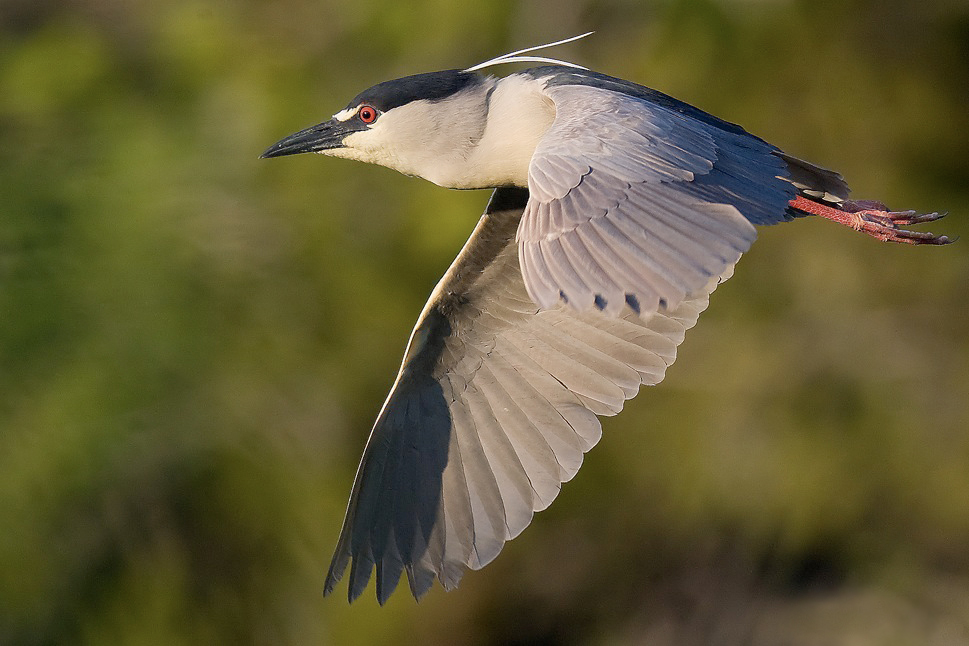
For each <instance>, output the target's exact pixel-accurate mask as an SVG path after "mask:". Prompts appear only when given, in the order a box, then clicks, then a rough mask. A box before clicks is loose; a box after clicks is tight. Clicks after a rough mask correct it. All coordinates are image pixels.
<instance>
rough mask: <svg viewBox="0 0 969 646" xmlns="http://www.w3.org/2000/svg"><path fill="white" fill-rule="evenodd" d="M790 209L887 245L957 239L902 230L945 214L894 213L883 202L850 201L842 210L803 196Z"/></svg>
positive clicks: (794, 200) (797, 198)
mask: <svg viewBox="0 0 969 646" xmlns="http://www.w3.org/2000/svg"><path fill="white" fill-rule="evenodd" d="M790 205H791V207H792V208H795V209H797V210H798V211H803V212H804V213H811V214H813V215H820V216H821V217H823V218H827V219H828V220H832V221H834V222H838V223H840V224H843V225H845V226H849V227H851V228H852V229H854V230H856V231H861V232H862V233H867V234H868V235H870V236H871V237H873V238H875V239H876V240H882V241H884V242H900V243H903V244H934V245H943V244H949V243H952V242H955V239H953V238H949V237H948V236H944V235H935V234H934V233H929V232H928V231H909V230H908V229H902V228H900V227H901V226H907V225H911V224H922V223H924V222H933V221H935V220H938V219H941V218H943V217H945V215H946V214H945V213H918V212H916V211H890V210H888V207H887V206H885V205H884V204H882V203H881V202H875V201H871V200H847V201H845V202H843V203H842V204H841V205H840V208H836V207H833V206H827V205H826V204H820V203H819V202H815V201H813V200H809V199H807V198H805V197H801V196H798V197H796V198H794V199H793V200H791V202H790Z"/></svg>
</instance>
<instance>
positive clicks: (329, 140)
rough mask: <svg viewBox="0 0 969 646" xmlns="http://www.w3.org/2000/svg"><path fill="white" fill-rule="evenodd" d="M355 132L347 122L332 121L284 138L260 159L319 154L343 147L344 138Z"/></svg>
mask: <svg viewBox="0 0 969 646" xmlns="http://www.w3.org/2000/svg"><path fill="white" fill-rule="evenodd" d="M351 132H353V129H352V128H348V127H347V124H346V123H345V122H341V121H337V120H336V119H330V120H329V121H324V122H323V123H320V124H317V125H315V126H311V127H309V128H306V129H304V130H300V131H299V132H297V133H294V134H291V135H289V136H288V137H284V138H282V139H280V140H279V141H277V142H276V143H274V144H273V145H272V146H270V147H269V148H267V149H266V152H264V153H263V154H261V155H259V158H260V159H266V158H268V157H283V156H284V155H296V154H299V153H317V152H320V151H323V150H332V149H333V148H340V147H342V146H343V138H344V137H346V136H347V135H348V134H350V133H351Z"/></svg>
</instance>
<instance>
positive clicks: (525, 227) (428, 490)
mask: <svg viewBox="0 0 969 646" xmlns="http://www.w3.org/2000/svg"><path fill="white" fill-rule="evenodd" d="M570 40H571V39H570ZM560 42H566V41H560ZM553 44H558V43H553ZM535 49H538V48H530V49H528V50H521V51H519V52H513V53H512V54H507V55H505V56H501V57H499V58H497V59H494V60H491V61H488V62H486V63H482V64H481V65H478V66H475V67H473V68H470V69H467V70H449V71H444V72H432V73H428V74H418V75H416V76H408V77H406V78H401V79H397V80H394V81H387V82H385V83H380V84H378V85H375V86H373V87H372V88H370V89H368V90H365V91H364V92H362V93H360V94H359V95H358V96H357V97H356V98H354V99H353V100H352V101H350V103H349V104H348V105H347V107H346V108H344V109H343V110H341V111H340V112H338V113H336V114H335V115H334V116H333V118H332V119H330V120H329V121H326V122H324V123H321V124H319V125H316V126H313V127H310V128H307V129H305V130H302V131H300V132H297V133H296V134H294V135H291V136H289V137H286V138H285V139H283V140H282V141H280V142H278V143H276V144H274V145H273V146H271V147H270V148H269V149H268V150H267V151H266V152H265V153H264V154H263V157H279V156H282V155H292V154H295V153H304V152H318V153H323V154H326V155H331V156H334V157H346V158H348V159H356V160H359V161H364V162H369V163H374V164H380V165H383V166H387V167H389V168H393V169H396V170H398V171H400V172H402V173H406V174H408V175H417V176H420V177H423V178H425V179H427V180H430V181H432V182H434V183H435V184H438V185H440V186H444V187H448V188H463V189H470V188H493V189H495V190H494V192H493V193H492V196H491V201H490V202H489V204H488V206H487V208H486V210H485V213H484V215H483V216H482V217H481V220H480V221H479V223H478V225H477V227H476V228H475V229H474V232H473V233H472V235H471V238H470V239H469V240H468V242H467V244H465V246H464V248H463V249H462V250H461V252H460V253H459V254H458V257H457V258H456V259H455V261H454V263H453V264H452V265H451V267H450V268H449V269H448V270H447V273H445V275H444V277H443V278H442V279H441V281H440V282H439V283H438V285H437V287H435V288H434V291H433V293H432V294H431V297H430V299H429V300H428V302H427V305H425V307H424V310H423V312H422V313H421V315H420V318H419V319H418V322H417V325H416V327H415V328H414V332H413V333H412V335H411V338H410V342H409V343H408V346H407V350H406V353H405V356H404V361H403V365H402V366H401V369H400V373H399V374H398V376H397V380H396V382H395V383H394V386H393V388H392V390H391V392H390V395H389V396H388V397H387V401H386V402H385V403H384V405H383V408H382V409H381V411H380V414H379V416H378V418H377V422H376V424H375V425H374V428H373V431H372V433H371V435H370V439H369V440H368V442H367V446H366V449H365V451H364V454H363V458H362V459H361V461H360V466H359V468H358V470H357V475H356V480H355V482H354V485H353V490H352V492H351V494H350V503H349V506H348V508H347V514H346V520H345V521H344V525H343V531H342V533H341V534H340V539H339V544H338V545H337V548H336V553H335V555H334V557H333V562H332V565H331V567H330V571H329V574H328V576H327V580H326V588H325V589H326V592H327V593H329V592H331V591H332V590H333V587H334V586H335V585H336V583H337V581H338V580H339V579H340V578H341V577H342V576H343V573H344V572H345V570H346V567H347V565H348V563H349V562H350V560H351V559H352V561H353V565H352V567H351V570H350V584H349V597H350V599H351V600H353V599H355V598H356V597H357V596H359V595H360V593H361V592H362V591H363V590H364V588H365V587H366V585H367V582H368V581H369V580H370V576H371V573H372V571H373V569H374V568H376V571H377V598H378V600H379V601H380V602H381V603H383V602H384V601H385V600H386V599H387V597H388V596H389V595H390V594H391V592H393V590H394V588H395V587H396V586H397V583H398V581H399V580H400V576H401V573H402V572H406V573H407V578H408V580H409V583H410V588H411V591H412V592H413V594H414V596H415V597H418V598H419V597H420V596H421V595H423V594H424V593H425V592H426V591H427V590H428V589H429V588H430V587H431V585H432V583H433V581H434V579H435V578H438V579H439V580H440V581H441V583H442V584H443V585H444V587H445V588H448V589H450V588H452V587H454V586H455V585H457V583H458V581H459V579H460V578H461V576H462V575H463V573H464V572H465V571H466V570H467V569H468V568H472V569H478V568H481V567H483V566H484V565H486V564H487V563H488V562H490V561H491V560H492V559H494V558H495V557H496V556H497V554H498V552H499V551H500V550H501V548H502V546H503V545H504V543H505V541H508V540H510V539H512V538H514V537H515V536H517V535H518V534H519V533H520V532H521V531H522V530H523V529H524V528H525V526H526V525H528V523H529V522H530V521H531V518H532V515H533V514H534V512H536V511H539V510H542V509H545V508H546V507H548V505H549V504H550V503H551V502H552V500H553V499H554V498H555V496H556V495H557V494H558V492H559V489H560V488H561V484H562V483H563V482H565V481H567V480H569V479H570V478H572V476H574V475H575V473H576V471H577V470H578V468H579V465H580V464H581V463H582V456H583V453H584V452H586V451H588V450H589V449H590V448H592V446H593V445H594V444H595V443H596V441H597V440H598V439H599V435H600V424H599V420H598V419H597V417H596V416H597V415H614V414H616V413H618V412H619V411H620V409H621V408H622V406H623V402H624V401H625V400H627V399H630V398H631V397H634V396H635V395H636V393H637V391H638V390H639V388H640V386H642V385H643V384H647V385H652V384H656V383H659V382H660V381H661V380H662V379H663V375H664V373H665V371H666V368H667V366H669V365H670V364H671V363H672V362H673V359H674V357H675V355H676V347H677V346H678V345H679V343H680V342H681V341H682V340H683V335H684V332H685V331H686V330H687V329H688V328H690V327H691V326H693V324H694V323H696V320H697V316H698V315H699V314H700V312H701V311H702V310H703V309H704V308H705V307H706V306H707V301H708V298H709V295H710V293H711V292H712V291H713V290H714V289H715V288H716V286H717V284H718V283H719V282H721V281H722V280H725V279H726V277H727V276H728V275H729V274H730V272H731V271H732V268H733V265H734V263H736V262H737V260H738V259H739V258H740V255H741V254H742V253H743V252H745V251H746V250H747V248H748V247H749V246H750V244H751V243H752V242H753V240H754V237H755V236H756V231H755V229H754V225H767V224H777V223H780V222H786V221H788V220H792V219H793V218H796V217H799V216H803V215H809V214H810V215H819V216H821V217H824V218H828V219H830V220H834V221H835V222H840V223H842V224H846V225H849V226H851V227H853V228H855V229H857V230H859V231H863V232H865V233H867V234H869V235H871V236H873V237H875V238H877V239H879V240H890V241H895V242H906V243H911V244H924V243H929V244H944V243H947V242H949V240H948V239H947V238H946V237H945V236H935V235H932V234H931V233H921V232H912V231H907V230H904V229H901V228H900V227H901V226H904V225H909V224H914V223H920V222H927V221H931V220H935V219H937V218H939V217H941V216H940V215H938V214H935V213H932V214H927V215H920V214H916V213H915V212H914V211H906V212H901V213H899V212H890V211H889V210H888V209H887V208H886V207H885V206H884V205H882V204H880V203H877V202H855V201H849V200H848V187H847V186H846V185H845V183H844V181H843V180H842V178H841V176H840V175H839V174H837V173H834V172H832V171H829V170H824V169H821V168H818V167H817V166H814V165H812V164H809V163H807V162H805V161H802V160H799V159H797V158H795V157H792V156H790V155H787V154H786V153H783V152H781V151H780V150H778V149H777V148H775V147H774V146H772V145H770V144H768V143H767V142H765V141H763V140H762V139H759V138H757V137H755V136H753V135H751V134H748V133H747V132H746V131H744V130H743V129H742V128H741V127H739V126H736V125H734V124H732V123H728V122H726V121H722V120H721V119H718V118H717V117H714V116H712V115H710V114H707V113H706V112H703V111H702V110H699V109H697V108H694V107H693V106H690V105H687V104H686V103H683V102H681V101H678V100H676V99H674V98H672V97H669V96H667V95H665V94H662V93H661V92H657V91H656V90H651V89H649V88H646V87H643V86H641V85H637V84H635V83H631V82H629V81H624V80H622V79H618V78H612V77H610V76H605V75H603V74H598V73H595V72H591V71H589V70H587V69H585V68H580V67H577V66H574V65H572V64H570V63H564V62H561V61H552V60H550V59H544V58H541V57H534V56H522V54H524V53H526V52H529V51H533V50H535ZM523 60H524V61H540V62H543V63H554V64H552V65H547V66H543V67H537V68H533V69H527V70H524V71H521V72H517V73H514V74H511V75H510V76H506V77H504V78H495V77H493V76H482V75H480V74H478V73H477V70H479V69H482V68H485V67H489V66H491V65H496V64H500V63H506V62H516V61H523Z"/></svg>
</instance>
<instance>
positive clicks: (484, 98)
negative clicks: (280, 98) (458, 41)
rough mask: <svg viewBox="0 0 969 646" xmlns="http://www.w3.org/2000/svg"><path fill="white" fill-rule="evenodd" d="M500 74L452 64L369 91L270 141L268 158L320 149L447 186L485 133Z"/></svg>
mask: <svg viewBox="0 0 969 646" xmlns="http://www.w3.org/2000/svg"><path fill="white" fill-rule="evenodd" d="M493 85H494V79H492V78H490V77H482V76H480V75H479V74H476V73H474V72H466V71H461V70H448V71H444V72H429V73H426V74H417V75H414V76H407V77H404V78H400V79H395V80H393V81H385V82H383V83H379V84H377V85H374V86H373V87H371V88H369V89H367V90H364V91H363V92H361V93H360V94H358V95H357V96H356V97H354V98H353V100H352V101H350V103H349V104H347V106H346V107H345V108H344V109H343V110H341V111H339V112H337V113H336V114H335V115H333V118H332V119H330V120H329V121H324V122H323V123H320V124H317V125H315V126H311V127H309V128H305V129H303V130H300V131H299V132H297V133H295V134H292V135H290V136H288V137H285V138H283V139H282V140H280V141H278V142H276V143H275V144H273V145H272V146H270V147H269V148H268V149H267V150H266V152H264V153H263V154H262V157H281V156H283V155H294V154H297V153H309V152H314V153H321V154H324V155H331V156H333V157H344V158H347V159H355V160H358V161H363V162H367V163H371V164H380V165H381V166H387V167H388V168H393V169H394V170H397V171H400V172H402V173H404V174H407V175H417V176H420V177H424V178H425V179H428V180H430V181H432V182H435V183H438V184H442V185H445V186H447V185H452V184H453V181H451V180H450V179H449V178H450V177H451V176H452V175H453V170H454V168H455V167H456V166H459V165H460V163H461V161H462V160H464V159H467V158H468V157H469V155H470V151H471V150H472V149H473V148H474V147H475V146H476V145H477V143H478V141H479V140H480V139H481V137H482V135H483V133H484V129H485V126H486V125H487V114H488V96H489V93H490V90H491V88H492V86H493Z"/></svg>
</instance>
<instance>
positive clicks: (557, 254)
mask: <svg viewBox="0 0 969 646" xmlns="http://www.w3.org/2000/svg"><path fill="white" fill-rule="evenodd" d="M636 87H638V86H636ZM641 89H642V90H643V91H645V90H646V88H641ZM545 92H546V94H547V95H548V96H549V97H550V98H551V100H552V101H553V102H554V104H555V110H556V115H555V120H554V122H553V123H552V125H551V127H550V128H549V129H548V131H547V132H546V133H545V136H544V137H543V138H542V140H541V142H540V143H539V145H538V147H537V149H536V150H535V154H534V156H533V157H532V161H531V165H530V167H529V173H528V188H529V191H530V193H531V197H530V199H529V202H528V206H527V208H526V209H525V213H524V216H523V217H522V222H521V227H520V229H519V231H518V236H517V239H518V243H519V251H520V256H521V268H522V273H523V275H524V278H525V286H526V288H527V290H528V294H529V295H530V296H531V298H532V299H533V300H534V301H535V302H536V303H538V304H539V305H541V306H542V307H543V308H548V307H551V306H553V305H555V304H556V303H558V302H559V301H560V300H564V301H566V302H567V303H569V304H570V305H572V306H573V308H574V309H577V310H580V311H583V310H586V309H591V308H592V307H593V306H595V307H597V308H598V309H601V310H606V311H607V312H609V313H611V314H613V315H615V314H617V313H618V312H620V311H621V310H622V308H623V307H624V306H625V305H626V304H629V305H630V306H631V307H632V308H633V309H638V310H641V311H642V312H644V313H648V312H652V311H655V310H656V309H657V308H663V307H665V308H672V307H675V306H676V304H677V303H679V302H681V301H682V300H683V299H684V298H685V297H686V296H687V295H688V294H690V293H692V292H693V291H695V290H698V289H701V288H702V287H703V286H704V285H705V284H706V283H707V281H708V280H709V279H710V278H711V277H713V276H717V275H719V274H720V273H722V272H723V271H724V270H725V269H726V268H727V267H728V266H730V265H732V264H733V263H735V262H736V261H737V259H738V258H739V257H740V254H741V253H743V252H744V251H746V250H747V248H748V247H749V246H750V244H751V243H752V242H753V240H754V238H755V236H756V233H755V230H754V227H753V225H754V224H773V223H776V222H780V221H783V220H787V219H791V216H790V215H789V214H788V213H787V210H786V209H787V205H788V202H789V201H790V200H791V199H792V198H793V197H795V195H796V194H797V192H798V188H797V187H796V186H795V185H794V184H793V183H792V181H791V180H790V179H789V174H790V173H789V171H788V164H787V163H786V162H785V160H784V159H782V158H781V157H780V156H779V154H780V152H779V151H778V150H777V149H776V148H774V147H773V146H771V145H769V144H767V143H765V142H764V141H762V140H760V139H758V138H756V137H754V136H752V135H749V134H747V133H746V132H744V131H743V130H742V129H740V128H739V127H737V126H733V125H732V124H726V123H725V122H719V120H716V119H714V118H713V117H709V116H708V115H705V114H704V113H700V112H699V111H698V110H696V109H695V108H689V110H692V112H690V111H689V110H688V109H687V108H688V106H686V105H685V104H677V103H675V102H674V101H673V100H672V99H669V100H668V101H667V102H665V103H660V102H655V101H649V100H647V99H646V98H643V97H637V96H631V95H629V94H625V93H622V92H619V91H614V90H613V89H607V88H605V87H593V86H588V85H561V84H559V85H553V84H549V86H548V87H546V89H545ZM655 94H657V95H658V93H655ZM659 96H664V98H667V99H668V97H665V95H659ZM698 115H701V116H702V117H707V118H699V117H698ZM832 175H834V174H832Z"/></svg>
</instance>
